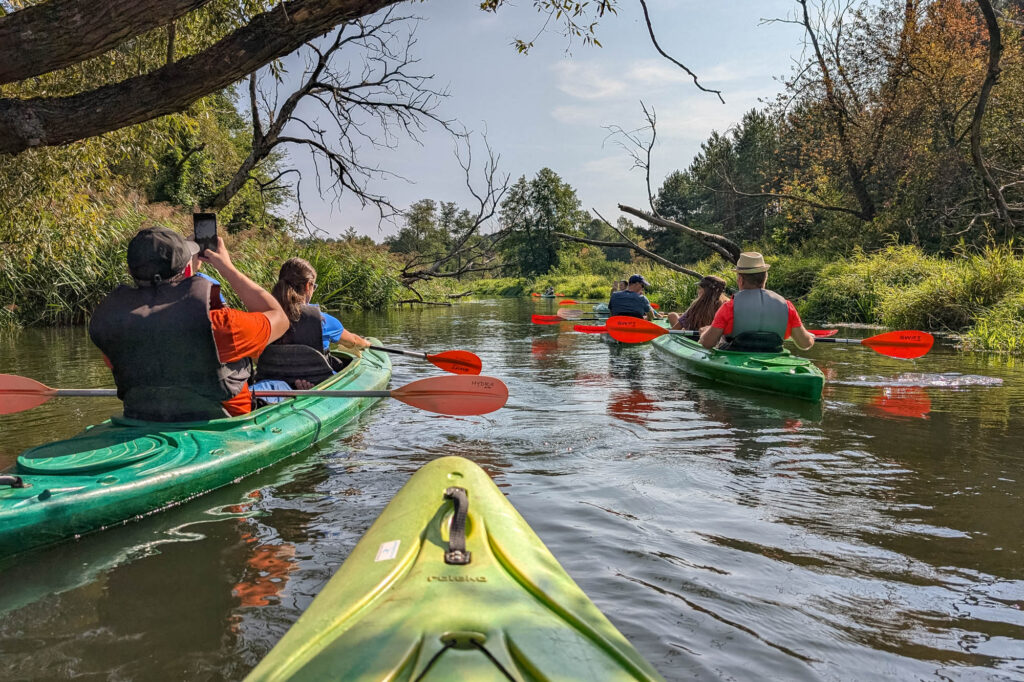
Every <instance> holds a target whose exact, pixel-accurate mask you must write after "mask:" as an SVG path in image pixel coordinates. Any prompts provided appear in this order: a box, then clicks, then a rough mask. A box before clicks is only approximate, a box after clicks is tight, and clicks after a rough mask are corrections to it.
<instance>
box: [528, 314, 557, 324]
mask: <svg viewBox="0 0 1024 682" xmlns="http://www.w3.org/2000/svg"><path fill="white" fill-rule="evenodd" d="M530 322H533V323H534V324H558V323H559V322H565V320H563V319H562V318H560V317H559V316H558V315H530Z"/></svg>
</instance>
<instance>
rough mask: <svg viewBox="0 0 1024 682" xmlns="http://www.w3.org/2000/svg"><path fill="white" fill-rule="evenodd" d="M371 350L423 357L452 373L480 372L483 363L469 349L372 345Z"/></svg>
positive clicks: (435, 365)
mask: <svg viewBox="0 0 1024 682" xmlns="http://www.w3.org/2000/svg"><path fill="white" fill-rule="evenodd" d="M370 349H371V350H379V351H383V352H385V353H394V354H396V355H408V356H411V357H414V358H422V359H423V360H426V361H427V362H429V363H431V364H432V365H434V367H438V368H440V369H443V370H444V371H446V372H451V373H452V374H479V373H480V370H481V369H483V364H482V363H481V362H480V358H478V357H477V356H476V355H474V354H473V353H470V352H469V351H468V350H446V351H444V352H442V353H434V354H433V355H428V354H427V353H420V352H418V351H413V350H402V349H401V348H385V347H384V346H370Z"/></svg>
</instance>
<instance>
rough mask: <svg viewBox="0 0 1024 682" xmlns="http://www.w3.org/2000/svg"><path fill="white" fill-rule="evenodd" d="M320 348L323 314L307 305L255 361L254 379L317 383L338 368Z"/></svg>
mask: <svg viewBox="0 0 1024 682" xmlns="http://www.w3.org/2000/svg"><path fill="white" fill-rule="evenodd" d="M323 347H324V337H323V316H321V315H320V309H319V308H318V307H316V306H313V305H309V304H306V305H304V306H302V309H301V311H300V313H299V319H298V320H296V321H295V322H292V323H291V326H289V327H288V331H286V332H285V333H284V335H282V336H281V338H279V339H277V340H276V341H274V342H273V343H271V344H270V345H268V346H267V347H266V348H265V349H264V350H263V354H262V355H260V357H259V358H258V359H257V360H256V380H257V381H266V380H270V379H278V380H281V381H287V382H288V383H289V384H292V385H294V384H295V382H296V381H298V380H299V379H305V380H306V381H308V382H310V383H313V384H319V383H320V382H321V381H324V380H326V379H327V378H328V377H330V376H332V375H333V374H334V373H335V372H336V371H338V369H340V368H341V365H340V363H339V362H338V361H337V360H336V358H334V357H333V356H331V355H330V354H328V353H325V352H324V351H323Z"/></svg>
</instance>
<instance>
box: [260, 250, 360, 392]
mask: <svg viewBox="0 0 1024 682" xmlns="http://www.w3.org/2000/svg"><path fill="white" fill-rule="evenodd" d="M315 291H316V270H315V269H314V268H313V266H312V265H310V264H309V261H307V260H305V259H304V258H289V259H288V260H286V261H285V262H284V265H282V266H281V270H280V272H279V274H278V277H277V284H275V285H274V289H273V295H274V298H275V299H277V301H278V303H280V304H281V307H282V308H283V309H284V312H285V315H286V316H287V317H288V320H289V323H290V326H289V328H288V331H286V332H285V333H284V335H282V336H281V338H279V339H277V340H276V341H275V342H274V343H273V344H271V345H270V346H269V347H268V348H267V350H266V351H264V353H263V355H262V356H260V358H259V360H258V363H257V365H258V366H257V375H258V378H259V379H260V382H259V384H257V385H256V386H254V389H255V390H261V389H274V388H286V387H285V386H282V385H279V384H272V383H270V382H271V381H274V380H277V381H285V382H287V383H289V384H290V385H292V386H294V387H295V388H299V389H306V388H312V387H313V386H314V385H315V384H316V383H319V381H323V380H324V379H326V378H327V377H328V376H330V375H331V374H333V372H334V371H336V368H334V367H332V366H331V360H332V359H331V358H330V356H329V355H328V354H327V350H328V349H329V348H330V345H331V344H332V343H341V344H343V345H346V346H349V347H352V348H356V349H360V350H361V349H363V348H367V347H369V346H370V342H369V341H367V340H366V339H364V338H363V337H361V336H359V335H358V334H354V333H352V332H350V331H349V330H347V329H345V327H344V325H342V323H341V320H339V319H338V318H336V317H334V316H333V315H330V314H328V313H325V312H323V311H322V310H320V306H318V305H312V304H310V300H311V299H312V298H313V292H315ZM295 346H304V347H306V348H308V349H312V350H313V351H315V352H314V353H309V352H305V351H302V350H300V349H297V348H294V347H295ZM286 347H290V348H286ZM285 354H288V357H285ZM268 402H271V401H268Z"/></svg>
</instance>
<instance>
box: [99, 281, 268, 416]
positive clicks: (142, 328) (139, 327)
mask: <svg viewBox="0 0 1024 682" xmlns="http://www.w3.org/2000/svg"><path fill="white" fill-rule="evenodd" d="M219 294H220V287H217V286H215V285H214V284H212V283H211V282H210V281H209V280H207V279H204V278H202V277H189V278H188V279H185V280H182V281H180V282H174V283H162V284H159V285H156V286H142V287H130V286H119V287H118V288H117V289H114V291H112V292H111V293H110V294H109V295H108V296H107V297H106V298H105V299H103V301H102V302H101V303H100V304H99V306H98V307H97V308H96V311H95V312H94V313H93V316H92V319H91V320H90V322H89V336H90V338H91V339H92V341H93V343H95V344H96V346H97V347H98V348H99V349H100V350H101V351H103V354H104V355H106V356H107V358H109V359H110V363H111V364H112V365H113V369H114V381H115V382H116V383H117V396H118V397H119V398H120V399H121V400H122V401H123V402H124V416H126V417H129V418H132V419H145V420H151V421H199V420H206V419H218V418H221V417H226V416H228V413H227V411H226V410H225V409H224V407H223V406H222V405H221V402H222V401H224V400H228V399H229V398H232V397H233V396H235V395H237V394H238V393H239V391H241V390H242V389H244V388H245V385H246V382H247V381H248V380H249V378H250V377H251V375H252V362H251V361H250V360H249V359H248V358H245V359H242V360H238V361H236V362H231V363H226V364H225V363H222V362H221V361H220V358H219V356H218V354H217V345H216V342H215V341H214V338H213V327H212V326H211V324H210V297H211V295H213V296H219Z"/></svg>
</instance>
